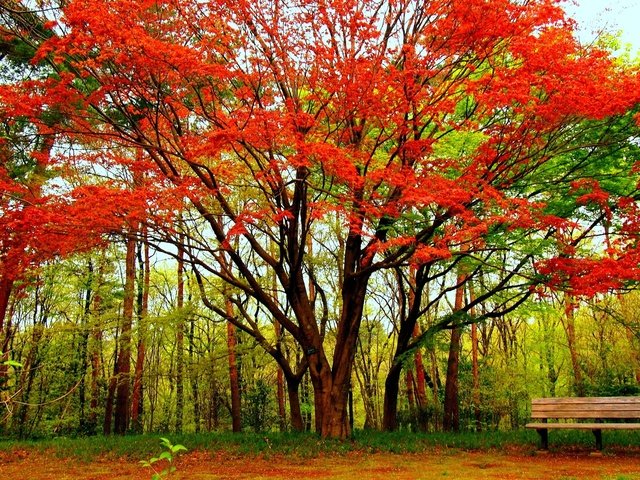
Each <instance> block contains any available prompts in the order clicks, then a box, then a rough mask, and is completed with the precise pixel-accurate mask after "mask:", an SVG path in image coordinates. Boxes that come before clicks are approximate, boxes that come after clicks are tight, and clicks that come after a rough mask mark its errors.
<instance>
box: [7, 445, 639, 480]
mask: <svg viewBox="0 0 640 480" xmlns="http://www.w3.org/2000/svg"><path fill="white" fill-rule="evenodd" d="M175 465H176V467H177V471H176V472H175V473H173V474H171V475H169V477H168V478H169V479H172V480H177V479H185V480H186V479H189V480H205V479H212V480H213V479H288V480H289V479H291V480H292V479H345V480H346V479H349V480H351V479H354V478H357V479H359V480H370V479H371V480H375V479H385V480H386V479H399V480H409V479H424V480H431V479H443V478H451V479H456V480H457V479H461V480H462V479H471V480H475V479H513V480H516V479H532V480H533V479H536V480H578V479H579V480H583V479H585V480H640V448H637V447H626V448H619V449H618V448H614V449H607V450H605V453H604V454H602V455H594V454H593V453H592V450H589V449H587V448H584V447H580V448H562V449H558V450H556V451H552V452H551V453H548V454H541V453H538V452H535V451H533V450H531V449H526V448H523V447H521V446H516V447H507V448H504V449H489V450H480V451H478V450H463V449H457V448H437V447H436V448H431V449H428V450H426V451H424V452H422V453H402V454H394V453H363V452H357V451H354V452H348V453H343V454H330V453H329V454H326V453H323V454H320V455H318V456H314V457H311V458H308V457H307V458H304V457H298V456H285V455H282V454H272V455H265V454H259V455H237V454H235V455H234V454H231V453H229V452H228V451H220V452H218V453H216V452H210V451H203V450H194V451H191V452H188V453H185V454H182V455H180V457H179V458H177V459H176V462H175ZM152 474H153V472H152V471H151V470H150V469H149V468H145V467H142V466H141V465H140V464H139V462H137V461H135V460H133V459H131V458H128V457H117V456H113V455H102V456H100V457H98V458H95V459H92V460H89V461H87V460H82V459H78V458H73V457H72V458H64V457H59V456H57V455H55V454H53V453H52V452H47V451H44V452H43V451H37V450H31V449H25V450H20V449H16V450H12V451H0V478H3V479H9V480H45V479H57V480H66V479H84V480H89V479H93V480H110V479H121V480H124V479H128V480H131V479H146V480H148V479H150V478H151V476H152Z"/></svg>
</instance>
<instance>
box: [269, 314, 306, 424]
mask: <svg viewBox="0 0 640 480" xmlns="http://www.w3.org/2000/svg"><path fill="white" fill-rule="evenodd" d="M274 328H275V334H276V341H277V342H278V344H279V345H280V344H281V343H282V342H281V338H282V326H281V325H280V324H279V323H278V322H274ZM276 368H277V373H276V382H277V389H276V395H277V399H278V423H279V426H280V431H281V432H284V431H286V430H287V411H286V407H285V397H284V388H285V387H284V372H283V371H282V367H281V366H280V365H277V367H276ZM296 389H297V387H296ZM296 395H297V391H296ZM301 423H302V422H301Z"/></svg>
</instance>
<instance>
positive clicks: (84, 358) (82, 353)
mask: <svg viewBox="0 0 640 480" xmlns="http://www.w3.org/2000/svg"><path fill="white" fill-rule="evenodd" d="M93 277H94V275H93V263H92V261H91V259H89V262H88V264H87V286H86V290H85V299H84V311H83V312H82V324H81V326H80V345H79V348H78V352H79V357H80V358H79V364H80V365H79V372H77V374H78V376H79V377H80V384H79V385H78V403H79V410H80V411H79V415H80V419H79V424H80V425H79V427H80V430H81V431H82V432H87V427H89V429H90V428H91V425H87V419H86V416H85V403H86V382H85V378H86V376H87V370H88V369H89V361H88V355H89V334H90V329H89V319H90V316H91V301H92V295H93V284H94V278H93Z"/></svg>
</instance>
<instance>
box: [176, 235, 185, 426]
mask: <svg viewBox="0 0 640 480" xmlns="http://www.w3.org/2000/svg"><path fill="white" fill-rule="evenodd" d="M177 297H178V298H177V307H178V323H177V325H176V433H182V418H183V414H184V375H183V372H184V311H183V310H184V248H182V246H181V245H178V295H177Z"/></svg>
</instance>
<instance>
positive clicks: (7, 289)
mask: <svg viewBox="0 0 640 480" xmlns="http://www.w3.org/2000/svg"><path fill="white" fill-rule="evenodd" d="M12 290H13V280H10V279H9V278H7V277H5V276H3V277H2V278H0V341H1V342H2V351H1V352H0V389H1V388H3V387H4V385H5V383H6V380H7V376H8V368H7V365H5V364H4V361H6V360H8V349H7V347H8V346H9V342H8V340H9V328H6V329H5V321H6V317H7V312H8V310H9V299H10V298H11V291H12ZM6 323H7V324H8V323H9V322H6Z"/></svg>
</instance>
